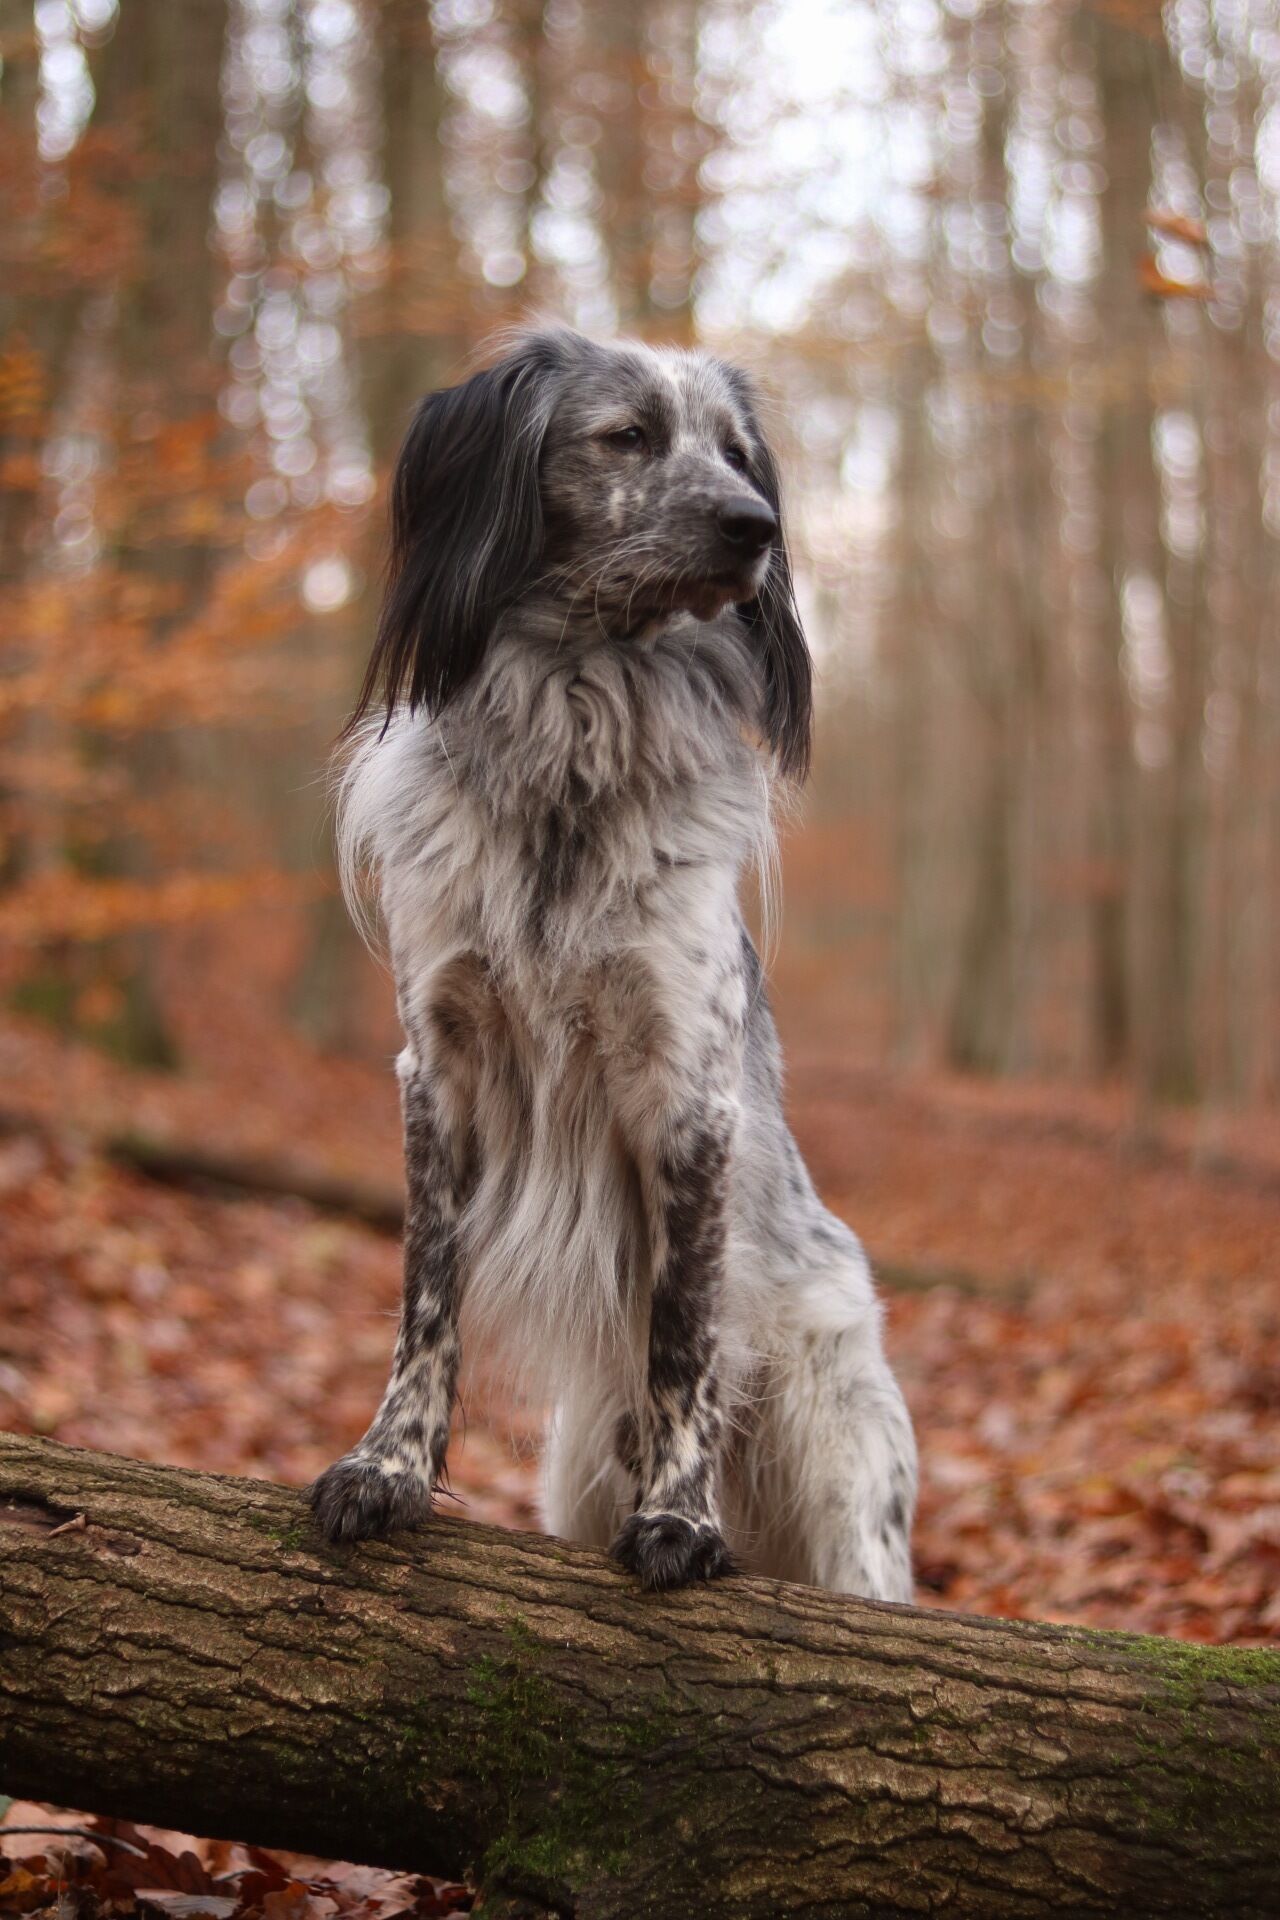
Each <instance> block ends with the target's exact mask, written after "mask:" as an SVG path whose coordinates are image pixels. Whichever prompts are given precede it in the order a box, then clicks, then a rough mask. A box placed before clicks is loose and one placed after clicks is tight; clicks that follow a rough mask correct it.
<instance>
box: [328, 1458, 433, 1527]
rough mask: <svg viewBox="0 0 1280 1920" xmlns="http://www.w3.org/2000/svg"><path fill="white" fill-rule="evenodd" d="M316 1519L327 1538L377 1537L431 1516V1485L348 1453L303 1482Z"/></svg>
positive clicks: (375, 1461) (412, 1525)
mask: <svg viewBox="0 0 1280 1920" xmlns="http://www.w3.org/2000/svg"><path fill="white" fill-rule="evenodd" d="M307 1499H308V1500H309V1501H310V1503H311V1511H312V1513H314V1515H315V1517H316V1524H317V1525H318V1526H319V1528H320V1531H321V1533H323V1534H324V1535H325V1537H326V1538H327V1539H329V1540H333V1541H337V1542H341V1541H346V1540H374V1539H381V1538H382V1537H383V1536H384V1535H385V1534H388V1533H397V1532H399V1531H400V1529H401V1528H402V1527H416V1526H420V1525H421V1523H422V1522H423V1521H424V1520H427V1519H429V1518H430V1516H431V1492H430V1489H429V1488H428V1487H427V1486H426V1485H425V1484H424V1483H423V1482H422V1481H421V1480H419V1479H417V1478H416V1477H415V1476H414V1475H412V1474H408V1473H392V1472H391V1471H390V1470H389V1469H388V1468H386V1467H384V1466H383V1465H382V1463H381V1462H380V1461H378V1460H371V1459H362V1458H361V1457H360V1455H359V1454H353V1453H349V1454H346V1455H345V1456H344V1458H343V1459H341V1460H335V1461H334V1463H333V1465H332V1466H331V1467H326V1468H325V1470H324V1472H323V1473H322V1474H321V1475H320V1477H319V1479H318V1480H314V1481H313V1482H312V1483H311V1485H310V1486H309V1487H308V1488H307Z"/></svg>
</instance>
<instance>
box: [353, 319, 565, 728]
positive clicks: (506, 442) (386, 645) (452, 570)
mask: <svg viewBox="0 0 1280 1920" xmlns="http://www.w3.org/2000/svg"><path fill="white" fill-rule="evenodd" d="M558 371H559V355H558V352H557V347H556V342H555V340H554V338H553V337H548V336H533V337H532V338H530V339H528V340H525V341H523V342H522V343H521V344H520V345H519V346H517V347H516V348H515V349H514V350H513V351H512V352H511V353H509V354H508V355H507V356H506V358H505V359H503V360H500V361H499V362H498V363H497V365H496V366H493V367H489V368H487V369H486V370H485V371H484V372H482V373H477V374H473V375H472V377H471V378H470V379H469V380H466V381H464V382H463V383H462V385H461V386H457V387H448V388H445V389H443V390H442V391H441V392H439V393H432V394H428V395H427V398H426V399H425V400H424V401H423V402H422V404H421V405H420V406H419V408H418V411H417V413H416V414H415V415H414V417H413V421H412V424H411V425H410V427H409V431H408V433H407V434H406V435H405V440H404V445H403V446H402V447H401V449H400V458H399V461H398V463H397V465H396V470H395V475H394V478H393V480H392V483H391V549H390V555H389V559H388V564H387V590H386V597H385V598H384V600H383V603H382V612H381V615H380V617H379V621H378V633H377V638H376V640H375V641H374V647H373V653H372V655H371V656H370V660H369V666H368V669H367V671H366V673H365V677H364V683H363V685H362V686H361V689H360V695H359V699H358V700H357V702H356V707H355V711H354V712H353V714H352V716H351V718H350V720H349V721H348V722H347V728H348V730H350V729H351V728H353V727H354V726H355V725H356V723H357V722H358V721H359V720H360V718H361V717H362V715H364V714H365V713H366V712H368V710H369V709H370V708H371V707H373V706H374V705H376V704H378V703H379V702H381V703H382V704H385V707H386V711H387V717H388V719H389V718H390V716H391V714H392V712H393V710H394V709H395V707H396V705H397V704H398V703H399V702H401V701H403V702H404V703H405V704H407V705H408V707H409V708H410V710H411V711H412V710H414V709H416V708H418V707H424V708H425V709H426V710H427V712H428V713H432V714H436V713H439V712H440V711H441V709H442V708H443V707H445V706H447V705H448V703H449V701H450V700H452V699H453V697H454V695H455V694H457V693H458V692H459V691H460V690H461V689H462V688H463V687H464V686H465V685H466V683H467V681H468V680H469V679H470V678H471V676H472V675H473V674H474V673H475V671H476V669H477V668H478V667H479V665H480V662H481V660H482V659H483V658H484V654H485V650H486V648H487V646H488V644H489V639H490V636H491V635H492V632H493V628H494V623H495V622H496V620H497V618H498V616H499V614H500V613H501V612H502V610H503V608H504V607H506V606H509V605H510V604H511V602H512V601H514V600H516V599H518V598H519V596H520V594H521V593H522V592H523V591H524V590H525V589H526V588H527V587H528V585H529V584H530V582H531V581H532V580H533V579H534V578H535V577H536V573H537V569H538V565H539V562H540V559H541V555H542V544H543V525H542V503H541V499H540V496H539V488H538V464H539V459H540V457H541V453H542V444H543V440H544V438H545V435H546V430H547V425H548V422H549V421H550V418H551V414H552V411H553V410H554V405H555V393H556V376H557V374H558Z"/></svg>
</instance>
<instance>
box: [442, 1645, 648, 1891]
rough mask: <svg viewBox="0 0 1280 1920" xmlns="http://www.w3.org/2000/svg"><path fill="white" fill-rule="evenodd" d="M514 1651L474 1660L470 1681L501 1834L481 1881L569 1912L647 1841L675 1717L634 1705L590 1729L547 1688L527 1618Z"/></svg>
mask: <svg viewBox="0 0 1280 1920" xmlns="http://www.w3.org/2000/svg"><path fill="white" fill-rule="evenodd" d="M505 1643H506V1644H505V1646H504V1647H503V1649H502V1651H501V1653H500V1654H498V1655H496V1656H489V1655H486V1656H484V1657H483V1658H482V1659H480V1660H477V1661H476V1662H475V1663H474V1664H473V1666H472V1667H471V1669H470V1673H469V1678H468V1683H467V1699H468V1703H469V1705H470V1707H471V1708H472V1710H473V1712H474V1714H475V1717H476V1721H477V1723H478V1730H477V1727H475V1726H473V1728H472V1732H471V1741H472V1744H473V1759H472V1765H473V1766H474V1768H475V1771H476V1772H477V1774H478V1776H479V1778H480V1781H481V1783H482V1790H483V1791H484V1792H485V1793H486V1795H488V1796H489V1797H490V1798H491V1802H492V1805H491V1808H490V1813H491V1819H492V1827H493V1830H494V1832H495V1836H496V1837H495V1838H494V1839H493V1841H492V1842H491V1843H490V1845H489V1847H488V1849H487V1851H486V1853H485V1856H484V1859H483V1861H482V1862H481V1879H482V1880H483V1881H484V1882H485V1883H486V1884H496V1885H500V1886H503V1887H507V1888H509V1889H511V1890H512V1891H514V1892H518V1893H525V1894H529V1895H532V1896H533V1897H534V1898H536V1899H538V1900H540V1901H542V1902H543V1903H544V1904H545V1905H547V1906H549V1907H551V1908H552V1909H554V1910H555V1911H556V1912H561V1913H566V1914H567V1913H570V1912H572V1910H573V1901H572V1894H571V1888H572V1887H573V1886H574V1885H575V1884H580V1882H581V1880H582V1878H583V1877H584V1876H586V1875H590V1876H591V1877H593V1878H594V1877H597V1876H599V1875H601V1874H604V1875H611V1874H618V1873H621V1872H623V1870H624V1869H625V1867H626V1863H627V1860H628V1858H629V1856H630V1855H631V1853H632V1851H633V1849H634V1847H635V1845H636V1842H637V1825H638V1820H639V1815H640V1811H641V1786H640V1779H639V1773H640V1770H641V1769H642V1768H643V1767H644V1765H645V1763H646V1762H647V1760H648V1759H649V1758H650V1757H651V1756H652V1755H653V1754H654V1753H655V1752H656V1750H657V1749H658V1748H659V1747H661V1746H663V1745H664V1744H665V1743H666V1742H667V1741H668V1740H669V1739H670V1737H671V1732H672V1726H673V1724H674V1716H673V1715H672V1714H670V1713H662V1712H658V1713H656V1714H655V1713H653V1712H652V1711H649V1710H647V1709H646V1710H641V1709H640V1708H639V1707H636V1708H635V1709H633V1710H631V1711H625V1712H621V1713H619V1714H618V1715H617V1717H616V1718H614V1719H613V1720H612V1721H611V1722H604V1721H602V1720H601V1719H600V1718H599V1716H598V1715H594V1714H593V1715H592V1716H591V1719H590V1721H589V1722H588V1721H587V1719H586V1718H585V1716H583V1715H581V1714H580V1713H578V1712H577V1711H576V1709H575V1708H574V1707H573V1706H572V1704H571V1703H569V1702H567V1701H566V1700H565V1699H564V1697H563V1693H562V1690H561V1689H560V1688H558V1687H555V1686H553V1685H552V1684H551V1683H550V1682H549V1681H548V1679H547V1677H546V1674H545V1671H544V1657H543V1652H542V1649H541V1648H540V1647H539V1645H538V1642H537V1641H536V1639H535V1638H534V1636H533V1635H532V1634H531V1633H530V1631H529V1628H528V1625H527V1623H526V1622H525V1621H524V1620H523V1619H521V1618H520V1617H519V1616H513V1617H512V1619H511V1620H510V1621H509V1622H508V1624H507V1627H506V1630H505Z"/></svg>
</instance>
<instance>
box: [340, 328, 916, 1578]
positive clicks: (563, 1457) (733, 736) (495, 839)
mask: <svg viewBox="0 0 1280 1920" xmlns="http://www.w3.org/2000/svg"><path fill="white" fill-rule="evenodd" d="M383 706H385V717H384V715H383V713H382V712H381V711H379V712H378V713H377V716H376V717H375V718H374V719H373V720H372V721H370V720H369V719H367V718H362V717H363V716H367V715H368V714H369V713H370V711H371V710H372V709H374V708H375V707H377V708H382V707H383ZM810 717H811V695H810V663H809V654H808V650H807V648H806V645H805V640H804V635H803V632H802V630H801V627H800V622H799V619H798V616H797V612H796V607H795V601H794V597H793V592H792V583H791V573H790V567H789V562H788V558H787V552H786V548H785V545H784V543H783V537H782V528H781V521H780V508H779V493H778V475H777V469H776V466H775V463H774V460H773V457H772V455H771V454H770V451H769V448H768V446H767V445H766V443H765V439H764V436H763V434H762V431H761V427H760V421H759V415H758V411H757V407H756V404H755V401H754V399H753V395H752V390H751V388H750V386H749V384H748V382H747V380H746V379H745V377H744V376H743V375H742V374H741V373H739V372H738V371H736V370H735V369H734V368H732V367H730V366H726V365H723V364H721V363H720V362H718V361H716V360H713V359H710V358H708V357H705V356H703V355H701V354H690V353H683V352H675V351H654V350H652V349H650V348H647V347H643V346H639V345H632V344H622V345H618V346H609V347H604V346H599V345H595V344H593V343H591V342H589V341H588V340H585V339H583V338H581V337H579V336H578V335H576V334H573V333H570V332H567V331H551V332H544V333H537V334H533V335H530V336H528V337H525V338H523V339H522V340H520V341H519V342H518V343H517V344H516V345H515V346H514V348H512V349H511V350H510V351H508V352H507V354H506V355H505V357H504V358H502V359H501V360H499V362H498V363H497V364H496V365H495V366H493V367H491V368H490V369H488V370H487V371H485V372H481V373H477V374H475V375H474V377H472V378H471V379H469V380H467V381H466V382H464V383H463V384H462V385H461V386H457V387H454V388H451V389H450V390H448V391H446V392H441V393H434V394H432V395H430V396H429V397H428V398H427V399H426V400H425V401H424V402H423V403H422V405H421V407H420V408H419V410H418V413H417V415H416V417H415V419H414V421H413V423H412V425H411V427H410V429H409V432H408V436H407V438H406V440H405V443H404V448H403V451H402V453H401V456H400V462H399V466H398V469H397V471H396V475H395V480H394V488H393V497H392V548H391V561H390V578H389V587H388V592H387V597H386V601H385V605H384V609H383V613H382V618H381V624H380V626H379V630H378V636H377V642H376V645H375V648H374V652H373V657H372V659H371V661H370V665H369V670H368V675H367V677H366V680H365V683H364V688H363V691H362V693H361V696H360V701H359V705H358V707H357V711H356V716H355V720H354V722H353V726H354V728H355V731H354V733H353V735H352V739H353V742H354V744H353V747H352V750H351V753H350V756H349V759H348V762H347V765H346V771H345V774H344V777H343V783H342V790H341V805H340V826H339V838H340V848H341V858H342V865H343V871H344V877H345V880H346V883H347V886H348V889H349V893H350V892H351V891H352V890H354V889H356V888H357V887H358V882H359V877H360V875H361V873H362V872H363V871H364V870H366V869H371V870H372V872H373V873H374V875H376V880H377V886H378V895H379V899H380V904H381V912H382V917H383V920H384V923H385V927H386V932H387V936H388V939H389V944H390V952H391V959H392V964H393V967H394V972H395V979H396V987H397V995H398V1004H399V1012H400V1018H401V1021H402V1023H403V1027H404V1032H405V1036H406V1044H405V1047H404V1051H403V1053H402V1054H401V1055H400V1059H399V1062H398V1069H397V1070H398V1074H399V1079H400V1086H401V1094H402V1099H403V1108H404V1128H405V1155H406V1163H407V1182H408V1213H407V1226H406V1233H405V1277H404V1302H403V1309H402V1315H401V1321H400V1331H399V1337H398V1340H397V1343H396V1349H395V1357H394V1360H393V1363H392V1369H391V1378H390V1381H389V1383H388V1385H387V1389H386V1392H385V1394H384V1396H383V1400H382V1404H381V1406H380V1407H379V1409H378V1412H377V1415H376V1416H375V1418H374V1421H373V1424H372V1425H371V1426H370V1428H369V1430H368V1432H367V1433H366V1435H365V1437H364V1438H363V1440H361V1441H360V1442H359V1444H358V1445H357V1446H356V1447H355V1448H354V1449H353V1451H352V1452H350V1453H349V1454H347V1455H346V1456H345V1457H344V1458H343V1459H341V1460H339V1461H338V1462H337V1463H336V1464H335V1465H334V1466H332V1467H330V1468H329V1469H328V1470H327V1471H326V1472H325V1473H323V1474H322V1475H321V1476H320V1478H319V1479H318V1480H317V1481H316V1483H315V1485H314V1487H313V1488H312V1490H311V1499H312V1504H313V1506H314V1509H315V1512H316V1515H317V1516H318V1519H319V1522H320V1525H321V1526H322V1528H323V1529H324V1531H325V1532H326V1533H327V1534H328V1535H329V1536H330V1537H331V1538H333V1539H335V1540H350V1539H355V1538H358V1537H360V1536H363V1535H368V1534H380V1533H384V1532H386V1531H388V1530H390V1529H392V1528H395V1527H403V1526H412V1525H413V1524H415V1523H416V1522H418V1521H421V1520H422V1519H424V1518H425V1517H426V1516H427V1515H428V1514H429V1512H430V1510H431V1505H432V1496H433V1492H434V1490H435V1488H436V1486H437V1483H438V1481H439V1480H440V1477H441V1474H442V1472H443V1469H444V1464H445V1449H446V1445H447V1442H448V1437H449V1424H450V1414H451V1411H452V1407H453V1401H454V1393H455V1388H456V1383H457V1375H458V1367H459V1360H460V1355H461V1349H462V1338H461V1336H462V1331H464V1330H465V1331H466V1333H467V1337H468V1340H469V1341H472V1340H474V1341H476V1342H477V1343H482V1345H483V1350H484V1351H485V1353H486V1357H487V1359H488V1360H489V1361H490V1362H492V1361H494V1360H495V1359H496V1360H498V1361H499V1362H500V1363H505V1365H506V1367H507V1369H508V1371H509V1372H510V1373H512V1374H518V1375H519V1376H521V1377H522V1379H523V1380H524V1381H525V1382H526V1383H527V1385H528V1386H529V1387H530V1389H531V1390H532V1392H533V1393H534V1394H535V1395H536V1397H537V1398H538V1399H539V1400H550V1399H554V1401H555V1403H556V1414H555V1418H554V1421H553V1427H552V1435H551V1439H550V1443H549V1455H548V1463H547V1518H548V1522H549V1524H550V1526H551V1528H552V1529H553V1530H554V1531H555V1532H557V1533H561V1534H564V1535H567V1536H568V1537H569V1538H571V1539H576V1540H581V1541H587V1542H591V1543H594V1544H599V1545H605V1546H609V1545H611V1546H612V1550H613V1553H614V1555H615V1557H616V1558H617V1559H618V1560H620V1561H621V1562H622V1564H623V1565H624V1566H626V1567H628V1568H630V1569H631V1570H632V1571H633V1572H634V1573H635V1574H636V1575H638V1577H639V1579H640V1580H641V1581H642V1582H643V1583H644V1585H646V1586H648V1587H671V1586H677V1585H680V1584H681V1583H683V1582H685V1581H688V1580H690V1579H693V1578H697V1577H702V1578H707V1577H709V1576H711V1575H714V1574H717V1573H720V1572H723V1571H725V1570H726V1569H727V1568H728V1567H729V1566H730V1564H731V1555H732V1557H733V1559H734V1560H736V1561H738V1562H740V1563H741V1564H743V1565H745V1566H748V1567H752V1568H756V1569H759V1570H762V1571H767V1572H770V1573H774V1574H777V1575H780V1576H782V1577H784V1578H788V1579H793V1580H802V1581H807V1582H810V1583H812V1584H816V1585H819V1586H825V1587H833V1588H837V1589H842V1590H845V1591H849V1592H854V1593H861V1594H866V1595H871V1596H874V1597H879V1598H887V1599H892V1600H905V1599H907V1598H909V1596H910V1593H911V1569H910V1548H909V1535H910V1526H911V1515H912V1507H913V1504H914V1496H915V1447H914V1442H913V1438H912V1432H911V1424H910V1421H909V1419H908V1416H907V1412H906V1409H905V1407H904V1405H903V1401H902V1396H901V1394H900V1393H899V1390H898V1387H897V1384H896V1382H895V1381H894V1378H893V1375H892V1374H891V1372H890V1371H889V1368H888V1365H887V1363H886V1361H885V1358H884V1355H883V1352H882V1349H881V1341H880V1316H879V1309H878V1305H877V1302H876V1298H875V1294H874V1291H873V1288H872V1283H871V1276H870V1273H869V1271H868V1267H867V1262H866V1259H865V1257H864V1255H863V1252H862V1249H861V1247H860V1245H859V1243H858V1241H857V1240H856V1239H855V1237H854V1235H853V1234H852V1233H851V1232H850V1231H849V1230H848V1228H847V1227H845V1226H844V1225H843V1224H842V1223H841V1222H840V1221H838V1220H836V1219H834V1218H833V1217H832V1215H831V1214H829V1213H828V1212H827V1211H826V1209H825V1208H824V1207H823V1206H822V1204H821V1202H820V1201H819V1199H818V1196H817V1194H816V1193H815V1191H814V1188H813V1184H812V1182H811V1180H810V1178H809V1175H808V1173H807V1171H806V1169H805V1166H804V1163H803V1161H802V1160H801V1157H800V1154H799V1152H798V1150H797V1148H796V1145H795V1142H794V1141H793V1139H792V1137H791V1135H790V1133H789V1132H788V1130H787V1125H786V1122H785V1120H784V1118H783V1111H782V1100H781V1087H780V1062H779V1052H778V1043H777V1038H776V1035H775V1031H774V1026H773V1021H772V1018H771V1016H770V1012H769V1007H768V1002H767V1000H766V997H765V989H764V983H763V979H762V976H761V968H760V963H759V960H758V959H757V957H756V951H755V948H754V946H753V945H752V941H751V937H750V935H749V933H748V931H747V928H746V926H745V924H744V921H743V916H742V912H741V909H740V907H739V903H738V884H739V879H740V876H741V874H742V871H743V868H744V866H745V865H747V864H748V863H750V862H751V861H752V860H753V859H755V860H759V859H760V857H761V855H762V852H763V851H764V850H766V849H768V847H769V845H770V819H769V814H770V796H771V790H772V789H773V787H774V785H775V783H776V782H778V781H780V780H781V781H786V780H795V779H798V778H799V777H802V776H803V774H804V772H805V769H806V766H807V762H808V757H809V736H810Z"/></svg>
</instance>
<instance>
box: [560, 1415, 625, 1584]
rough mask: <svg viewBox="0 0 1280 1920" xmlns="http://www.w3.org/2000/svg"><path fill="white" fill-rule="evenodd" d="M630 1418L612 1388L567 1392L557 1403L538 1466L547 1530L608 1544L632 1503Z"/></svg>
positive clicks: (591, 1543) (589, 1542)
mask: <svg viewBox="0 0 1280 1920" xmlns="http://www.w3.org/2000/svg"><path fill="white" fill-rule="evenodd" d="M637 1446H638V1439H637V1435H636V1426H635V1421H634V1419H633V1418H632V1417H631V1416H630V1415H629V1414H626V1413H623V1412H622V1411H621V1404H620V1402H619V1401H618V1400H617V1399H616V1398H615V1396H613V1395H612V1394H609V1395H603V1394H599V1393H592V1392H590V1391H586V1392H582V1393H580V1394H577V1395H574V1396H573V1397H566V1398H565V1399H564V1400H562V1401H561V1403H560V1405H559V1406H558V1407H557V1408H556V1411H555V1417H554V1419H553V1420H552V1423H551V1431H550V1434H549V1436H548V1440H547V1451H546V1457H545V1461H544V1466H543V1482H544V1493H543V1504H544V1511H545V1515H546V1522H547V1531H548V1532H549V1533H555V1534H559V1536H560V1538H561V1539H562V1540H576V1541H578V1542H579V1544H580V1545H582V1546H584V1547H606V1548H607V1547H609V1546H610V1545H612V1543H613V1540H614V1538H615V1537H616V1535H617V1532H618V1528H619V1527H620V1526H621V1525H622V1522H623V1521H624V1520H625V1518H626V1516H627V1515H628V1514H629V1513H630V1511H631V1509H632V1507H633V1506H634V1505H635V1490H634V1488H635V1474H636V1471H637V1462H636V1448H637Z"/></svg>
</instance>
